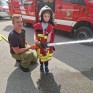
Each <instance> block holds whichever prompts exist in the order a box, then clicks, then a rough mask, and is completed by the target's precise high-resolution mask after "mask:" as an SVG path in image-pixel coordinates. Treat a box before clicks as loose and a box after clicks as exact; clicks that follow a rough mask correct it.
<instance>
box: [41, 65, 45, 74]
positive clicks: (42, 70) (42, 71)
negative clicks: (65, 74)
mask: <svg viewBox="0 0 93 93" xmlns="http://www.w3.org/2000/svg"><path fill="white" fill-rule="evenodd" d="M40 72H41V74H44V69H43V66H42V65H41V66H40Z"/></svg>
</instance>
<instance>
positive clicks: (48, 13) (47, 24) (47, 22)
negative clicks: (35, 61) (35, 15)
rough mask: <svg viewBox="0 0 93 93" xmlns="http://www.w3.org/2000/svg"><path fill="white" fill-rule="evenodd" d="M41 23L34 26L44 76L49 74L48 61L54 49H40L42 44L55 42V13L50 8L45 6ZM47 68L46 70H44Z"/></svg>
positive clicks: (40, 13) (41, 70) (35, 40)
mask: <svg viewBox="0 0 93 93" xmlns="http://www.w3.org/2000/svg"><path fill="white" fill-rule="evenodd" d="M39 16H40V22H38V23H37V24H35V25H34V30H35V33H34V42H35V43H36V45H37V46H38V48H37V49H36V52H37V56H38V58H39V61H40V72H41V73H42V74H43V73H44V71H45V73H48V72H49V69H48V61H49V60H51V58H52V56H53V50H54V47H52V46H51V47H47V48H46V47H40V46H39V45H40V44H41V42H42V44H46V43H52V42H53V41H54V30H53V12H52V10H51V8H50V7H48V6H44V7H43V8H42V9H41V10H40V12H39ZM43 65H44V66H43ZM44 67H45V69H44Z"/></svg>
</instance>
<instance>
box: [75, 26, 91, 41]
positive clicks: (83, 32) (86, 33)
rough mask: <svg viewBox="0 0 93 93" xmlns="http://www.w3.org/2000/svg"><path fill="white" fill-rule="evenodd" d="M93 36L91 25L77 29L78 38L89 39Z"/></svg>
mask: <svg viewBox="0 0 93 93" xmlns="http://www.w3.org/2000/svg"><path fill="white" fill-rule="evenodd" d="M91 37H93V32H92V30H91V29H90V28H89V27H80V28H78V29H77V31H76V38H77V39H78V40H82V39H88V38H91Z"/></svg>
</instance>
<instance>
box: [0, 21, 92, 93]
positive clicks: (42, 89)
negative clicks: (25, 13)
mask: <svg viewBox="0 0 93 93" xmlns="http://www.w3.org/2000/svg"><path fill="white" fill-rule="evenodd" d="M3 23H5V22H3ZM0 28H1V29H0V34H2V35H4V36H5V37H6V38H7V37H8V34H9V32H10V30H11V29H12V25H11V24H10V23H9V26H7V24H6V23H5V25H3V24H1V22H0ZM31 30H32V28H31ZM26 36H27V40H28V41H29V42H30V40H32V41H33V39H32V36H33V34H32V33H30V31H27V33H26ZM30 43H32V42H30ZM33 52H34V53H36V52H35V51H33ZM55 53H56V52H55ZM0 54H1V55H0V93H93V77H91V78H87V77H86V76H85V75H83V74H82V73H81V72H80V71H78V70H76V69H75V68H73V67H71V66H69V65H67V64H65V63H64V62H62V61H60V60H59V59H56V58H54V57H53V59H52V60H51V61H50V62H49V70H50V73H49V74H44V75H41V74H40V71H39V69H40V68H39V67H40V64H39V62H37V63H36V64H31V66H30V70H31V71H30V72H29V73H27V72H23V71H21V70H20V69H19V63H18V62H16V61H15V60H14V59H13V58H12V57H11V55H10V52H9V44H8V43H7V42H6V41H5V40H1V41H0ZM91 70H93V69H91ZM91 74H93V73H91ZM92 76H93V75H92Z"/></svg>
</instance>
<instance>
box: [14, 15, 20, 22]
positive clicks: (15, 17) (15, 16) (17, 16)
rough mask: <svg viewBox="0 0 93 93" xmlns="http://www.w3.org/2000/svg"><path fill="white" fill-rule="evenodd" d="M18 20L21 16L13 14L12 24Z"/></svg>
mask: <svg viewBox="0 0 93 93" xmlns="http://www.w3.org/2000/svg"><path fill="white" fill-rule="evenodd" d="M18 18H21V15H20V14H14V15H13V16H12V22H14V20H15V19H18Z"/></svg>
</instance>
